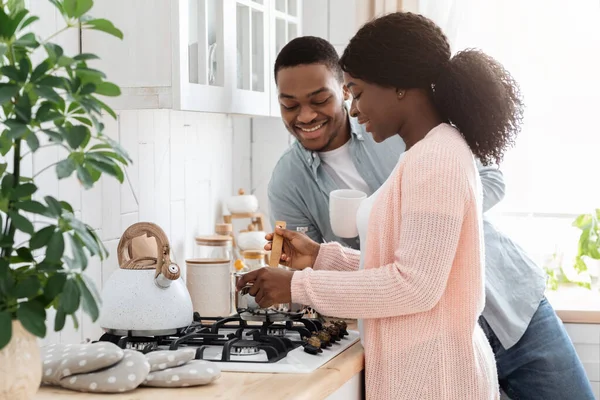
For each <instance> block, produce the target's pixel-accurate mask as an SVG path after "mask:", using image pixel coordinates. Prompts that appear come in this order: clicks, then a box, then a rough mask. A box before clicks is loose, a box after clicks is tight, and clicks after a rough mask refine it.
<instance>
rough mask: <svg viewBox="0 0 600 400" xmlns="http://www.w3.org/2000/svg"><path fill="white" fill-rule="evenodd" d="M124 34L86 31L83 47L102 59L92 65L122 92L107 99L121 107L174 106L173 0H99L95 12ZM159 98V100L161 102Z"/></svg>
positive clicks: (111, 103) (93, 10) (93, 9)
mask: <svg viewBox="0 0 600 400" xmlns="http://www.w3.org/2000/svg"><path fill="white" fill-rule="evenodd" d="M90 14H91V15H93V16H94V17H95V18H106V19H108V20H110V21H111V22H113V23H114V25H115V26H116V27H117V28H119V29H120V30H121V31H122V32H123V40H120V39H118V38H116V37H113V36H110V35H107V34H105V33H103V32H98V31H92V30H83V31H82V35H81V42H82V51H83V52H84V53H94V54H97V55H98V56H99V57H100V60H94V61H92V62H90V65H91V66H94V67H96V68H98V69H99V70H101V71H103V72H104V73H106V75H107V78H108V80H110V81H112V82H114V83H116V84H117V85H119V86H121V90H122V93H123V96H121V98H115V99H109V100H108V103H109V104H110V105H112V106H114V107H115V108H117V109H122V108H159V107H170V106H171V96H172V95H171V89H172V83H171V82H172V70H171V45H172V41H171V18H170V14H171V2H170V1H169V0H126V1H123V0H101V1H95V2H94V7H93V8H92V10H91V13H90ZM159 99H160V100H159Z"/></svg>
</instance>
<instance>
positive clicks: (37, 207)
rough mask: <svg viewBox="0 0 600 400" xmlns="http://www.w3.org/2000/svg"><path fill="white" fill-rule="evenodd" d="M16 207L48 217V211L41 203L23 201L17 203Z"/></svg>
mask: <svg viewBox="0 0 600 400" xmlns="http://www.w3.org/2000/svg"><path fill="white" fill-rule="evenodd" d="M15 206H16V207H17V208H19V210H23V211H27V212H30V213H34V214H39V215H46V213H47V212H48V209H47V208H46V206H44V205H43V204H42V203H40V202H39V201H35V200H23V201H19V202H18V203H15Z"/></svg>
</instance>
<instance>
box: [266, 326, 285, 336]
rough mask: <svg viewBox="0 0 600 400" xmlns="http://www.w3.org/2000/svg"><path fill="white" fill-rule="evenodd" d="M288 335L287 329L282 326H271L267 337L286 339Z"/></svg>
mask: <svg viewBox="0 0 600 400" xmlns="http://www.w3.org/2000/svg"><path fill="white" fill-rule="evenodd" d="M286 333H287V329H285V328H284V327H282V326H269V327H268V328H267V335H268V336H277V337H284V336H285V335H286Z"/></svg>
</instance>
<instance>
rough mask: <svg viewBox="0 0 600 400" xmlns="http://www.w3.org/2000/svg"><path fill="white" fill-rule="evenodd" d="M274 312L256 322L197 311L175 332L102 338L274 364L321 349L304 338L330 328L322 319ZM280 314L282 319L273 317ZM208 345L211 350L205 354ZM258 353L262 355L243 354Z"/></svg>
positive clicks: (152, 348) (199, 355) (149, 348)
mask: <svg viewBox="0 0 600 400" xmlns="http://www.w3.org/2000/svg"><path fill="white" fill-rule="evenodd" d="M240 311H242V312H244V311H246V310H240ZM272 311H273V313H272V314H271V313H269V315H268V318H265V315H264V314H262V315H256V314H254V315H251V316H252V317H255V318H256V320H254V321H256V322H257V323H255V322H252V321H251V320H249V319H247V318H244V316H243V315H239V314H237V315H232V316H229V317H225V318H201V317H200V315H199V314H198V313H194V322H192V324H190V325H189V326H188V327H186V328H184V329H180V330H178V331H177V332H176V333H174V334H170V333H166V334H164V335H163V336H158V335H157V336H135V335H134V334H132V333H133V332H132V331H127V332H128V334H129V336H127V335H123V336H121V335H120V334H114V333H105V334H104V335H102V337H101V338H100V339H99V341H108V342H112V343H115V344H116V345H118V346H119V347H121V348H123V349H135V350H138V351H141V352H143V353H148V352H151V351H156V350H166V349H169V350H177V349H179V348H185V347H191V348H195V349H196V359H198V360H208V361H221V362H243V363H275V362H277V361H279V360H281V359H283V358H284V357H286V356H287V354H288V352H289V351H291V350H294V349H296V348H298V347H300V346H302V347H303V349H304V351H305V352H306V353H309V354H318V352H319V351H320V349H319V348H316V347H315V346H313V345H311V344H310V343H308V342H307V341H306V340H305V339H308V338H311V337H312V336H313V335H314V334H316V333H317V332H319V331H322V330H323V329H325V328H328V327H325V326H324V325H323V323H322V321H321V320H318V319H308V318H305V317H304V316H303V314H302V313H297V314H296V313H281V312H277V311H275V310H272ZM246 317H248V315H246ZM261 317H262V319H261ZM277 317H281V318H282V319H281V320H274V319H277ZM338 329H339V331H340V338H343V334H342V332H344V333H345V329H343V327H342V326H341V325H340V326H339V327H338ZM214 347H218V348H221V353H220V359H215V358H214V357H215V356H214V352H212V351H213V350H214ZM209 348H210V349H211V350H210V351H209V352H207V354H206V355H205V351H206V350H207V349H209ZM209 354H210V356H209ZM259 354H260V355H261V356H260V357H243V356H251V355H259ZM232 358H233V359H232ZM257 358H258V359H259V360H257Z"/></svg>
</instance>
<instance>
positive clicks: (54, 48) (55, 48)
mask: <svg viewBox="0 0 600 400" xmlns="http://www.w3.org/2000/svg"><path fill="white" fill-rule="evenodd" d="M44 48H45V49H46V53H48V57H49V58H50V59H51V60H52V61H54V62H56V61H57V60H58V59H59V58H60V56H62V55H63V54H64V51H63V49H62V47H60V46H59V45H57V44H55V43H46V44H44Z"/></svg>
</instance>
